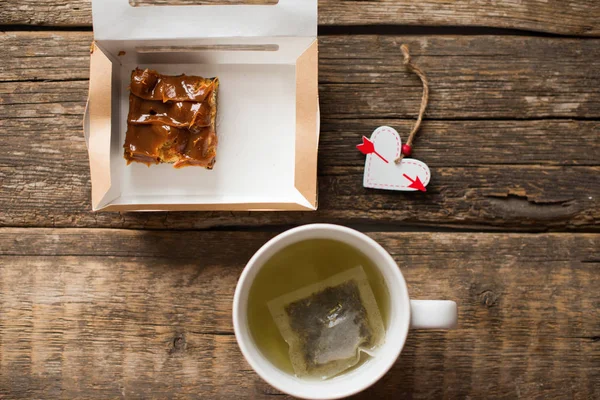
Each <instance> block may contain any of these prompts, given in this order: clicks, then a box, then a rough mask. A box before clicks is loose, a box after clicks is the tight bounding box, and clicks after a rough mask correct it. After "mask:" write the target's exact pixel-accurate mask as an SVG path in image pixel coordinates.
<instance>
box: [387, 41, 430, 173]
mask: <svg viewBox="0 0 600 400" xmlns="http://www.w3.org/2000/svg"><path fill="white" fill-rule="evenodd" d="M400 49H401V50H402V54H403V55H404V65H405V66H406V68H407V69H408V70H409V71H411V72H412V73H414V74H415V75H417V76H418V77H419V78H421V82H423V98H422V99H421V108H420V109H419V117H418V118H417V122H416V123H415V126H414V127H413V129H412V131H411V132H410V134H409V135H408V140H407V141H406V144H407V145H408V146H409V149H410V148H412V143H413V140H414V139H415V136H416V135H417V132H418V131H419V128H420V127H421V122H422V121H423V115H424V114H425V110H426V109H427V103H428V102H429V81H428V80H427V76H426V75H425V72H423V70H422V69H421V68H419V67H417V66H416V65H415V64H413V62H412V60H411V57H410V53H409V52H408V46H407V45H405V44H403V45H402V46H400ZM404 156H405V154H404V152H401V153H400V156H399V157H398V158H396V160H395V162H396V164H399V163H400V162H401V161H402V159H403V158H404Z"/></svg>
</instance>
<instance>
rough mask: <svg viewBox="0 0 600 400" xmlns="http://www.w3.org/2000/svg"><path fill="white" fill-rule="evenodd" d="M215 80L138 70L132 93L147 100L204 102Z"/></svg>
mask: <svg viewBox="0 0 600 400" xmlns="http://www.w3.org/2000/svg"><path fill="white" fill-rule="evenodd" d="M213 82H214V80H213V79H205V78H201V77H199V76H187V75H185V74H184V75H178V76H165V75H161V74H159V73H158V72H156V71H153V70H150V69H145V70H141V69H139V68H136V69H135V70H134V71H133V72H132V73H131V85H130V89H131V93H133V94H135V95H136V96H138V97H141V98H142V99H146V100H160V101H162V102H167V101H198V102H201V101H204V99H205V98H206V97H207V96H208V94H209V92H210V91H211V89H212V88H213Z"/></svg>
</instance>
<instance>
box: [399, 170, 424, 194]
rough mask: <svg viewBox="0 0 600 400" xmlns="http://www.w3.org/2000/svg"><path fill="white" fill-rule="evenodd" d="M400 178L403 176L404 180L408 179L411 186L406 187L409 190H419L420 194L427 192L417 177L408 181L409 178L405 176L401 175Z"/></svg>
mask: <svg viewBox="0 0 600 400" xmlns="http://www.w3.org/2000/svg"><path fill="white" fill-rule="evenodd" d="M402 176H404V177H405V178H406V179H408V180H409V181H410V182H411V184H410V185H408V187H409V188H412V189H417V190H420V191H421V192H426V191H427V189H425V186H424V185H423V182H421V180H420V179H419V177H418V176H417V177H416V178H415V179H414V180H413V179H410V177H409V176H408V175H406V174H402Z"/></svg>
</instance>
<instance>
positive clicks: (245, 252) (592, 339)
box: [0, 228, 600, 399]
mask: <svg viewBox="0 0 600 400" xmlns="http://www.w3.org/2000/svg"><path fill="white" fill-rule="evenodd" d="M273 235H274V233H266V232H262V233H261V232H226V231H223V232H179V233H178V232H152V231H131V230H110V229H107V230H103V229H94V230H90V229H56V230H55V229H33V228H30V229H10V228H2V229H0V396H2V397H3V398H6V399H13V398H23V397H28V398H40V397H43V398H49V397H61V398H69V399H75V398H109V397H110V398H112V397H131V398H165V397H168V398H219V399H228V398H268V397H269V396H271V395H277V394H279V393H278V392H277V391H275V390H274V389H271V388H270V387H269V386H268V385H267V384H265V383H264V382H262V381H261V380H260V379H259V378H258V377H257V375H255V374H254V373H253V372H252V371H251V370H250V368H249V366H248V365H247V364H246V363H245V362H244V360H243V358H242V356H241V354H240V352H239V350H238V348H237V345H236V343H235V338H234V337H233V336H232V333H233V330H232V325H231V317H230V314H231V301H232V297H233V292H234V288H235V284H236V281H237V279H238V276H239V274H240V272H241V270H242V268H243V265H244V264H245V262H246V261H247V260H248V259H249V258H250V257H251V255H252V254H253V252H254V251H256V250H257V249H258V248H259V247H260V246H261V245H262V244H263V243H264V242H265V241H266V240H268V239H269V238H270V237H272V236H273ZM369 235H370V236H371V237H372V238H374V239H375V240H377V241H379V242H380V243H381V244H382V245H383V246H384V247H385V248H386V249H387V250H388V251H389V252H390V253H391V254H392V256H393V257H394V259H395V260H396V261H397V262H398V263H399V265H400V266H401V268H402V271H403V274H404V276H405V278H406V280H407V282H408V284H409V290H410V293H411V296H412V297H413V298H421V299H424V298H448V299H454V300H456V301H457V303H458V304H459V310H460V324H459V328H458V329H457V330H456V331H450V332H441V331H430V332H427V331H415V332H412V333H411V335H410V336H409V340H408V343H407V346H406V348H405V350H404V352H403V353H402V355H401V357H400V359H399V360H398V362H397V363H396V365H395V366H394V368H393V369H392V371H391V372H390V373H388V374H387V375H386V376H385V377H384V378H383V380H382V381H380V382H379V383H378V384H377V385H375V387H374V388H372V389H371V390H369V391H367V392H366V393H364V394H363V395H361V396H358V398H365V399H367V398H390V397H391V396H393V395H395V396H396V397H398V396H400V397H402V398H414V399H421V398H489V399H496V398H545V399H564V398H573V399H591V398H597V397H598V396H600V385H599V384H598V383H599V382H600V365H599V364H598V360H599V357H600V342H599V341H598V337H599V336H600V314H599V310H600V307H599V306H600V292H598V290H596V289H597V287H598V285H600V274H598V272H599V268H600V264H599V262H600V252H599V250H600V235H598V234H535V235H532V234H495V233H494V234H484V233H472V234H471V233H468V234H467V233H376V232H374V233H369Z"/></svg>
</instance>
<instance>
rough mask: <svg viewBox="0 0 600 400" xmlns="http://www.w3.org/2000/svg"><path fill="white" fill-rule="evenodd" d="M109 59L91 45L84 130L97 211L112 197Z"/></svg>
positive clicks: (110, 67) (110, 78) (111, 70)
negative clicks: (88, 88) (88, 91)
mask: <svg viewBox="0 0 600 400" xmlns="http://www.w3.org/2000/svg"><path fill="white" fill-rule="evenodd" d="M112 76H113V64H112V62H111V60H110V59H109V58H108V57H107V56H106V55H105V54H104V53H103V52H102V50H100V48H98V46H96V44H95V43H93V44H92V54H91V56H90V93H89V99H88V103H87V105H86V110H85V116H84V126H83V132H84V135H85V142H86V145H87V147H88V153H89V157H90V175H91V181H92V182H93V184H92V208H93V209H94V210H97V209H99V208H101V207H102V206H103V205H105V204H106V203H108V202H109V201H111V200H113V197H115V194H113V193H111V192H112V191H111V168H110V152H111V149H110V138H111V129H112V125H111V124H112V122H111V115H112V109H111V107H112V106H111V104H112V99H111V86H112V84H111V82H112Z"/></svg>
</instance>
